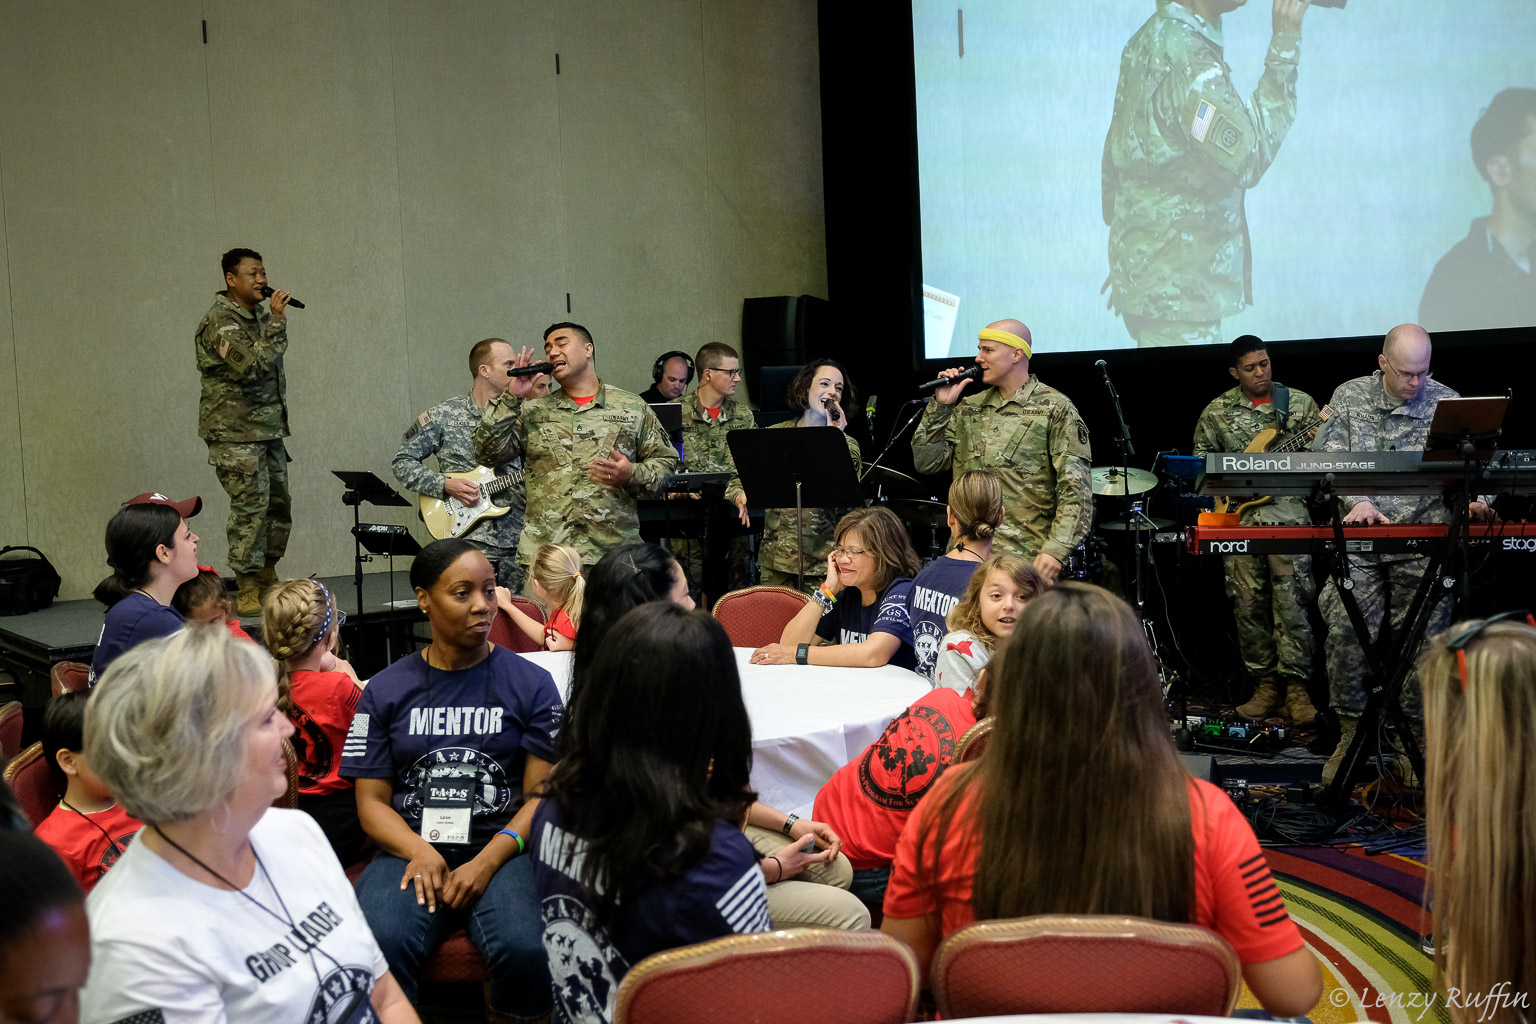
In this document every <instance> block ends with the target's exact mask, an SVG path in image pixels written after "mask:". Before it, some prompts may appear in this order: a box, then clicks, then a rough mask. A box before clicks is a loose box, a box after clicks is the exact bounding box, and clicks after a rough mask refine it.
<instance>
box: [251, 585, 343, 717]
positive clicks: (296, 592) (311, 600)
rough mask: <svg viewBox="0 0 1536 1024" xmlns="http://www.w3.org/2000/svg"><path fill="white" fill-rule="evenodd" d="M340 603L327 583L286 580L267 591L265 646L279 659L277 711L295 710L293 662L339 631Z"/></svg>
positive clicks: (263, 608)
mask: <svg viewBox="0 0 1536 1024" xmlns="http://www.w3.org/2000/svg"><path fill="white" fill-rule="evenodd" d="M337 618H338V616H337V615H336V602H335V599H334V598H332V597H331V595H330V591H329V590H327V589H326V588H325V585H324V584H323V583H319V582H317V581H315V580H283V581H282V582H281V583H279V584H277V586H275V587H273V588H272V589H271V590H269V591H267V597H266V600H264V601H262V603H261V642H262V643H263V644H265V645H266V648H267V650H268V651H270V652H271V654H272V657H273V658H276V659H277V707H278V710H280V711H282V713H283V714H285V715H286V714H288V713H289V712H290V711H292V710H293V705H292V703H291V702H290V700H289V694H290V693H291V692H292V690H293V669H292V668H291V667H289V664H288V663H289V661H291V660H292V659H294V658H302V657H304V655H306V654H308V653H309V652H310V650H311V649H313V648H314V646H315V645H316V644H318V643H321V642H323V641H324V640H326V638H327V637H329V636H330V634H331V633H333V632H334V631H335V630H336V620H337Z"/></svg>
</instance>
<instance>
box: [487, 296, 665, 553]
mask: <svg viewBox="0 0 1536 1024" xmlns="http://www.w3.org/2000/svg"><path fill="white" fill-rule="evenodd" d="M593 350H594V347H593V344H592V335H591V333H590V332H589V331H588V330H587V329H586V328H585V327H582V326H581V325H580V324H572V323H558V324H552V325H550V327H549V328H548V329H547V330H545V332H544V356H545V358H546V359H548V360H549V361H550V362H552V363H554V365H555V369H554V374H553V375H554V378H555V380H556V382H557V383H559V385H560V387H561V390H560V391H556V392H554V393H552V394H550V395H549V396H548V397H546V398H536V399H532V400H530V401H526V402H525V401H524V400H523V395H524V394H526V393H527V392H528V391H529V389H531V388H532V387H533V383H532V381H531V380H530V379H529V378H526V377H519V378H515V379H514V380H513V381H512V384H511V386H510V387H508V388H507V390H506V392H505V393H504V394H502V395H501V397H499V398H496V399H493V400H492V401H491V402H490V403H489V404H488V405H487V406H486V407H485V413H484V414H483V415H482V416H481V418H480V425H479V426H477V427H476V428H475V438H474V440H475V457H476V458H477V459H479V461H480V463H481V464H482V465H486V466H490V467H492V468H496V467H500V466H504V465H505V464H507V463H508V462H510V461H512V460H513V459H515V458H517V457H518V456H522V459H523V469H524V472H525V479H526V482H527V489H528V499H527V511H526V514H525V516H524V523H523V535H522V538H521V540H520V541H519V542H518V547H517V560H518V562H519V563H521V564H522V566H523V567H524V568H525V569H526V568H527V567H528V565H529V563H530V562H531V561H532V559H533V555H534V552H536V551H538V549H539V546H540V545H542V544H565V545H568V546H569V547H572V548H575V549H576V551H577V553H578V554H580V555H581V560H582V563H583V564H585V565H591V564H593V563H594V562H596V561H597V560H598V559H600V558H602V557H603V555H604V554H605V553H607V552H608V551H610V550H612V549H613V548H616V547H619V546H621V545H624V544H632V543H637V542H638V541H639V540H640V519H639V516H638V515H637V514H636V511H635V498H636V497H637V496H640V495H642V494H646V493H654V492H655V491H656V488H657V486H658V485H659V484H660V483H661V482H662V481H663V480H664V479H666V477H667V476H668V475H669V474H671V473H673V472H675V471H676V470H677V466H678V458H677V449H675V448H673V447H672V444H671V442H670V441H668V439H667V432H666V431H665V430H664V429H662V426H661V422H660V421H659V420H657V419H656V414H655V413H654V412H652V411H651V408H650V406H648V405H646V404H645V403H644V402H642V401H641V400H640V396H639V395H634V394H631V393H630V392H628V391H622V390H620V389H619V388H616V387H613V386H611V385H606V384H603V383H602V382H601V381H599V380H598V377H597V369H596V366H595V364H594V362H593ZM528 357H529V353H528V350H527V349H524V350H523V351H522V352H520V353H519V354H518V362H519V364H522V365H526V364H527V362H528Z"/></svg>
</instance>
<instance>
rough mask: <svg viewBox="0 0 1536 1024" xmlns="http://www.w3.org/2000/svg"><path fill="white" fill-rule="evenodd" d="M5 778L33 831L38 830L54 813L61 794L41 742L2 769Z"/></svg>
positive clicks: (17, 756) (24, 751)
mask: <svg viewBox="0 0 1536 1024" xmlns="http://www.w3.org/2000/svg"><path fill="white" fill-rule="evenodd" d="M4 777H5V781H6V784H7V785H9V786H10V787H11V792H12V793H15V794H16V802H17V803H18V804H19V805H21V810H22V813H24V814H25V815H26V816H27V820H28V821H30V822H32V827H33V828H37V826H39V825H41V824H42V823H43V819H44V818H46V817H48V815H50V814H52V813H53V809H54V808H55V807H56V806H58V803H59V798H60V797H62V796H63V795H64V794H63V793H61V792H60V791H59V788H58V786H57V785H56V784H55V782H54V779H53V772H52V771H51V770H50V769H49V767H48V759H47V758H46V757H44V756H43V745H42V744H41V743H34V744H32V745H31V746H30V747H28V748H27V749H26V750H23V751H22V752H21V753H19V754H17V755H16V756H15V757H14V758H13V759H12V760H11V763H10V764H8V765H6V766H5V773H4Z"/></svg>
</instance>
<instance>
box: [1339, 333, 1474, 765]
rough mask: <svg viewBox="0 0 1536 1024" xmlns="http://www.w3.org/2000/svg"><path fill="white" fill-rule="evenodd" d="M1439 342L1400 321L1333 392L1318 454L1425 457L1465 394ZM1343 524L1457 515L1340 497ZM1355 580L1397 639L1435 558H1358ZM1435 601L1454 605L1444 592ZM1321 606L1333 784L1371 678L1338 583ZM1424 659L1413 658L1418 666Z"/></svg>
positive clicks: (1373, 624)
mask: <svg viewBox="0 0 1536 1024" xmlns="http://www.w3.org/2000/svg"><path fill="white" fill-rule="evenodd" d="M1431 354H1432V345H1431V343H1430V338H1429V334H1428V333H1427V332H1426V331H1425V330H1424V328H1422V327H1420V326H1418V325H1417V324H1400V325H1398V326H1397V327H1394V328H1392V330H1390V331H1388V332H1387V336H1386V339H1385V340H1384V342H1383V343H1382V348H1381V354H1380V355H1378V356H1377V357H1376V365H1377V369H1376V371H1375V372H1374V373H1372V374H1371V375H1370V376H1368V377H1356V378H1355V379H1354V380H1349V381H1345V382H1344V383H1343V384H1340V385H1339V387H1338V389H1337V390H1335V391H1334V393H1333V398H1332V399H1331V400H1330V401H1329V403H1328V404H1329V405H1330V406H1332V408H1333V416H1332V417H1331V418H1330V419H1329V420H1328V421H1327V422H1326V423H1324V424H1323V426H1322V427H1321V428H1320V429H1319V430H1318V434H1317V438H1316V440H1315V441H1314V442H1313V446H1312V447H1313V449H1314V450H1315V451H1324V452H1379V451H1423V450H1424V442H1425V440H1426V439H1427V438H1428V436H1429V424H1430V421H1431V420H1432V419H1433V418H1434V415H1435V407H1436V406H1437V405H1439V404H1440V399H1442V398H1456V397H1459V396H1458V395H1457V393H1456V392H1455V391H1454V390H1452V389H1451V388H1448V387H1446V386H1445V385H1444V384H1442V383H1440V382H1439V381H1438V380H1435V379H1434V378H1433V376H1432V375H1431V371H1430V357H1431ZM1338 500H1339V504H1340V511H1341V512H1342V513H1343V514H1344V522H1345V524H1362V525H1368V524H1376V523H1444V522H1448V521H1449V520H1450V510H1449V509H1448V508H1447V507H1446V504H1445V502H1444V500H1442V499H1441V498H1439V497H1434V496H1419V495H1368V494H1354V495H1340V496H1339V499H1338ZM1468 512H1469V515H1470V516H1471V517H1472V518H1473V519H1474V520H1478V521H1484V520H1487V519H1491V518H1492V512H1491V510H1490V509H1489V508H1488V506H1487V505H1485V504H1484V503H1482V502H1480V501H1479V502H1473V503H1472V505H1471V506H1470V508H1469V510H1468ZM1348 557H1349V574H1350V579H1351V580H1352V581H1353V582H1354V590H1353V594H1354V598H1355V601H1356V602H1357V603H1358V604H1359V606H1360V612H1361V614H1362V616H1363V617H1364V619H1365V622H1366V624H1367V625H1368V626H1369V627H1370V632H1371V635H1372V636H1373V637H1375V636H1377V635H1378V634H1379V631H1380V629H1381V622H1382V619H1383V618H1384V617H1386V616H1387V615H1388V613H1389V612H1390V622H1391V624H1392V630H1393V633H1394V634H1396V633H1397V631H1399V630H1401V629H1402V628H1403V626H1404V622H1405V620H1406V618H1407V615H1408V611H1409V607H1410V606H1411V605H1412V603H1413V597H1414V593H1415V591H1416V590H1417V588H1418V586H1419V583H1420V580H1421V579H1422V577H1423V574H1424V571H1425V569H1426V568H1427V561H1426V559H1425V558H1424V557H1422V556H1416V555H1350V556H1348ZM1432 596H1439V597H1442V598H1448V594H1447V593H1446V592H1444V591H1441V590H1439V589H1438V588H1437V590H1436V591H1435V592H1434V594H1433V595H1432ZM1318 608H1319V610H1320V611H1321V613H1322V616H1323V621H1324V622H1325V623H1326V624H1327V626H1328V636H1327V639H1326V640H1325V641H1324V644H1323V651H1324V655H1325V657H1326V660H1327V665H1328V689H1329V694H1328V696H1329V702H1330V703H1331V704H1332V705H1333V709H1334V711H1335V713H1336V714H1337V715H1338V716H1339V724H1340V728H1341V731H1342V735H1341V736H1340V738H1339V746H1338V748H1337V749H1336V750H1334V752H1333V756H1332V757H1330V758H1329V759H1328V763H1327V764H1326V765H1324V767H1323V782H1324V783H1325V784H1326V783H1329V782H1332V781H1333V776H1334V773H1335V772H1337V771H1338V769H1339V765H1340V763H1341V762H1342V761H1343V759H1344V754H1345V751H1347V750H1348V748H1349V744H1350V741H1351V740H1352V739H1353V738H1354V734H1355V729H1356V727H1357V726H1358V724H1359V721H1360V714H1361V712H1362V711H1364V710H1365V701H1366V695H1365V688H1364V685H1363V680H1364V679H1365V676H1366V673H1367V664H1366V659H1365V652H1364V650H1363V649H1362V647H1361V645H1360V641H1359V638H1358V637H1357V636H1356V635H1355V630H1354V628H1353V626H1352V625H1351V624H1350V621H1349V617H1348V615H1347V614H1346V613H1345V611H1344V605H1343V602H1342V601H1341V600H1340V598H1339V594H1338V589H1337V587H1336V585H1335V584H1334V582H1333V581H1332V580H1330V581H1328V582H1327V583H1325V584H1324V585H1323V590H1322V593H1321V595H1320V596H1319V599H1318ZM1450 617H1451V602H1450V600H1448V599H1442V600H1440V601H1439V602H1438V603H1437V604H1436V605H1435V607H1434V610H1433V613H1432V616H1431V618H1430V622H1429V628H1428V629H1427V630H1426V631H1425V637H1426V638H1428V637H1431V636H1433V635H1435V634H1436V633H1438V632H1440V631H1441V630H1443V629H1445V627H1446V626H1447V625H1448V624H1449V622H1450ZM1417 654H1418V652H1414V655H1413V656H1414V658H1415V660H1416V659H1417ZM1399 697H1400V699H1401V701H1402V703H1403V706H1404V708H1405V709H1407V711H1408V713H1409V717H1410V719H1411V720H1413V721H1414V722H1415V723H1419V722H1420V721H1421V720H1422V712H1421V708H1420V706H1419V704H1420V702H1419V685H1418V679H1417V675H1416V674H1415V675H1411V676H1410V677H1409V678H1408V680H1407V681H1406V682H1405V683H1404V685H1403V689H1402V692H1401V694H1400V695H1399Z"/></svg>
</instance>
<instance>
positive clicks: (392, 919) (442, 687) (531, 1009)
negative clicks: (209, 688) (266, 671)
mask: <svg viewBox="0 0 1536 1024" xmlns="http://www.w3.org/2000/svg"><path fill="white" fill-rule="evenodd" d="M411 587H412V589H414V590H415V592H416V602H417V605H418V606H419V607H420V608H421V610H422V611H423V612H425V613H426V615H427V620H428V622H429V623H430V624H431V627H432V643H431V644H430V645H429V646H428V647H427V648H426V650H424V651H422V652H421V653H419V654H409V655H407V656H405V657H404V658H401V659H400V660H399V661H397V662H395V663H394V664H393V665H391V666H390V667H389V668H387V669H385V670H384V671H382V672H380V673H379V674H378V675H376V676H374V677H373V678H372V679H371V680H369V682H368V686H367V688H366V689H365V690H363V693H362V697H361V699H360V700H359V701H358V705H357V714H356V716H355V717H354V718H353V722H352V728H351V730H350V731H349V732H348V733H347V741H346V745H345V747H344V749H343V753H342V761H341V775H342V776H343V777H344V778H348V779H351V780H353V782H354V783H355V785H356V787H357V814H358V819H359V820H360V821H361V822H362V825H363V831H364V832H366V833H368V835H369V837H370V838H372V839H373V841H374V842H375V843H376V844H378V846H379V850H380V852H379V854H378V855H377V856H376V857H374V859H373V860H372V861H371V862H370V863H369V865H368V867H367V868H365V869H364V870H363V873H362V875H361V877H359V878H358V880H357V898H358V902H359V903H361V904H362V907H363V914H364V916H366V917H367V919H368V924H369V926H370V927H372V929H373V933H374V935H375V936H377V938H378V940H379V945H380V946H381V947H382V948H383V950H384V955H385V957H386V958H387V959H388V961H389V965H390V967H391V969H392V970H393V971H394V973H395V976H396V977H397V978H398V979H399V980H400V986H401V988H402V989H404V990H405V993H406V996H407V997H408V998H409V999H411V1000H412V1001H413V1002H414V1001H415V999H416V991H417V983H418V974H419V971H420V968H421V965H422V963H423V961H425V959H426V957H427V955H428V954H429V953H430V952H431V951H432V950H433V949H435V948H436V947H437V946H438V945H440V944H441V943H442V941H443V940H444V939H446V938H447V937H448V936H449V935H451V934H452V933H453V932H454V931H456V930H457V929H459V928H466V929H468V931H469V937H470V940H471V941H472V942H474V944H475V945H476V946H478V947H479V949H480V951H481V952H482V953H483V954H485V959H486V963H487V964H488V966H489V968H490V975H491V982H490V1009H491V1012H492V1013H493V1014H494V1015H500V1016H504V1017H511V1018H516V1019H520V1020H529V1019H533V1018H536V1017H541V1016H543V1015H544V1014H546V1013H548V1012H549V1004H550V992H549V970H548V967H547V965H546V963H545V957H544V949H543V947H542V945H541V944H540V942H539V923H538V922H539V905H538V900H537V898H536V897H535V895H534V889H533V869H532V866H531V865H530V864H529V861H528V858H526V857H522V856H520V854H522V853H523V852H524V850H525V849H526V848H527V844H528V836H529V834H530V832H529V829H530V828H531V826H532V824H533V813H534V810H535V808H536V807H537V806H538V802H539V801H538V795H539V792H540V790H541V789H542V788H543V785H544V777H545V776H546V775H547V774H549V769H550V766H551V764H552V763H553V762H554V760H555V750H554V734H555V728H556V723H557V722H558V721H559V718H560V714H561V704H560V696H559V693H558V691H557V690H556V689H555V682H554V680H553V679H551V678H550V675H549V673H548V672H545V671H544V670H543V669H541V668H538V667H536V666H535V665H534V664H533V663H532V662H530V661H528V660H527V659H525V658H520V657H518V656H517V655H515V654H513V653H512V652H511V651H509V650H507V649H506V648H503V647H496V646H494V645H492V644H491V643H490V642H489V640H488V639H487V638H488V636H489V634H490V629H491V622H492V619H493V618H494V616H495V614H496V573H495V571H494V570H493V569H492V568H491V563H490V562H488V561H486V558H485V556H484V555H483V554H481V553H480V552H479V550H477V549H476V548H475V546H474V545H473V544H471V543H470V542H468V541H465V540H440V541H434V542H433V543H431V544H428V545H427V546H426V547H424V548H422V550H421V553H420V554H419V555H417V556H416V559H415V561H414V562H413V563H412V564H411Z"/></svg>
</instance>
